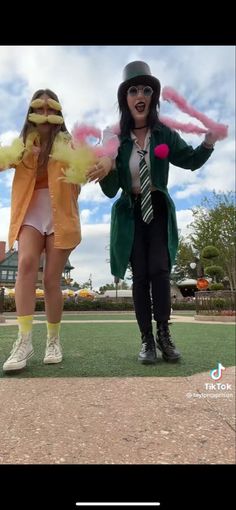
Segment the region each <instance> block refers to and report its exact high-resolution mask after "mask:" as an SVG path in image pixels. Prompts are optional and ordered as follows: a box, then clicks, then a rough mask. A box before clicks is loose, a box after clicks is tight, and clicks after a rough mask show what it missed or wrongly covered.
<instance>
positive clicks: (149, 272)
mask: <svg viewBox="0 0 236 510" xmlns="http://www.w3.org/2000/svg"><path fill="white" fill-rule="evenodd" d="M134 200H135V205H134V217H135V233H134V243H133V247H132V252H131V258H130V262H131V267H132V272H133V300H134V308H135V313H136V318H137V321H138V325H139V329H140V331H141V333H144V334H145V333H147V332H149V331H151V330H152V307H153V315H154V319H155V320H156V321H166V320H168V319H169V317H170V310H171V302H170V277H169V254H168V247H167V205H166V201H165V196H164V194H163V193H161V192H160V191H154V192H152V204H153V212H154V218H153V219H152V221H151V222H150V223H149V224H146V223H145V222H144V221H143V219H142V216H141V197H140V196H138V198H136V199H134ZM151 296H152V302H151Z"/></svg>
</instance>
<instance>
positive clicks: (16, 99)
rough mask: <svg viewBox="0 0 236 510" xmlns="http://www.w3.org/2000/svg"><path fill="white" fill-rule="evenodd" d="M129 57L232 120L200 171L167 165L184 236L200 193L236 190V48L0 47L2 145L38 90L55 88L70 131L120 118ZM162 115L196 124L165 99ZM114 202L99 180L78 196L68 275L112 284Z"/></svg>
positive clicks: (4, 212) (1, 212) (192, 138)
mask: <svg viewBox="0 0 236 510" xmlns="http://www.w3.org/2000/svg"><path fill="white" fill-rule="evenodd" d="M132 60H144V61H146V62H147V63H148V64H149V65H150V68H151V71H152V74H153V75H154V76H156V77H157V78H159V80H160V82H161V85H162V87H164V86H166V85H169V86H172V87H174V88H175V89H176V90H177V91H178V92H179V93H180V94H181V95H183V96H184V97H185V99H186V100H187V101H188V102H189V103H190V104H191V105H192V106H194V107H195V108H196V109H198V110H199V111H201V112H203V113H205V114H206V115H208V116H209V117H210V118H212V119H213V120H215V121H216V122H222V123H224V124H228V125H229V137H228V138H227V139H226V140H223V141H222V142H218V143H217V144H216V148H215V151H214V153H213V155H212V156H211V158H210V159H209V161H208V162H207V163H206V164H205V165H204V166H203V167H202V168H201V169H199V170H197V171H196V172H191V171H189V170H183V169H180V168H177V167H174V166H172V165H171V166H170V177H169V192H170V194H171V196H172V198H173V200H174V202H175V204H176V210H177V219H178V226H179V228H180V229H181V232H182V233H183V234H184V235H186V233H187V232H188V230H187V228H186V226H187V225H188V224H189V223H190V222H191V218H192V213H191V208H192V207H193V206H196V205H199V204H200V202H201V200H202V197H203V196H206V195H207V194H208V193H210V192H211V191H212V190H213V189H215V190H216V191H217V192H219V191H225V192H226V191H230V190H233V189H234V188H235V182H234V178H235V177H234V173H235V142H234V141H235V47H233V46H24V47H23V46H0V109H1V116H0V141H1V143H2V145H5V144H8V143H10V142H11V141H12V139H13V138H14V137H16V136H18V135H19V132H20V130H21V127H22V125H23V122H24V118H25V114H26V110H27V108H28V103H29V100H30V98H31V96H32V94H33V93H34V92H35V90H37V89H39V88H46V87H47V88H51V89H52V90H54V91H55V92H56V93H57V95H58V96H59V99H60V101H61V103H62V107H63V113H64V117H65V121H66V125H67V127H68V129H69V130H71V128H72V127H73V125H74V123H75V122H79V123H81V122H86V123H88V124H92V125H95V126H96V127H99V128H101V129H103V128H105V127H106V126H108V125H112V124H114V123H116V122H117V121H118V110H117V100H116V94H117V89H118V86H119V84H120V83H121V81H122V71H123V68H124V66H125V65H126V64H127V63H128V62H130V61H132ZM161 113H162V114H163V115H165V114H166V115H170V116H172V117H173V118H175V119H176V120H180V121H185V122H189V121H193V119H191V118H190V117H188V116H186V115H185V114H183V113H181V112H180V111H179V110H177V109H176V107H175V106H174V105H170V104H168V103H166V102H164V101H162V102H161ZM194 122H195V123H197V121H196V120H194ZM181 136H182V137H183V138H184V139H185V140H186V141H187V142H188V143H190V144H191V145H193V146H194V147H196V146H197V145H198V144H199V143H201V141H202V140H203V136H200V137H199V136H197V135H186V134H181ZM12 178H13V171H12V170H7V171H5V172H1V174H0V240H7V233H8V227H9V218H10V194H11V183H12ZM118 196H119V195H117V197H116V198H118ZM113 202H114V200H110V199H108V198H106V197H105V196H104V195H103V194H102V192H101V190H100V187H99V185H97V184H94V183H90V184H87V185H85V186H84V187H83V189H82V192H81V195H80V198H79V207H80V213H81V222H82V236H83V239H82V242H81V244H80V245H79V246H78V247H77V248H76V250H74V252H73V253H72V254H71V256H70V261H71V263H72V265H73V266H75V269H74V270H73V271H72V274H71V276H72V277H73V278H74V279H75V280H77V281H79V282H80V283H82V282H84V281H86V280H87V279H88V278H89V275H90V274H92V281H93V286H94V288H98V287H99V286H100V285H103V284H105V283H109V282H112V281H113V278H112V276H111V274H110V268H109V264H108V262H107V260H108V258H109V252H108V250H107V247H108V246H109V223H110V211H111V206H112V203H113Z"/></svg>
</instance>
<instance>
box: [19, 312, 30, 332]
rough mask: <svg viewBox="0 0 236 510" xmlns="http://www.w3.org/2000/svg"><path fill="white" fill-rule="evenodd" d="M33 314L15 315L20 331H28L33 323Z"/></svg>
mask: <svg viewBox="0 0 236 510" xmlns="http://www.w3.org/2000/svg"><path fill="white" fill-rule="evenodd" d="M33 317H34V316H33V315H21V316H20V317H17V320H18V326H19V331H20V333H30V331H31V330H32V325H33Z"/></svg>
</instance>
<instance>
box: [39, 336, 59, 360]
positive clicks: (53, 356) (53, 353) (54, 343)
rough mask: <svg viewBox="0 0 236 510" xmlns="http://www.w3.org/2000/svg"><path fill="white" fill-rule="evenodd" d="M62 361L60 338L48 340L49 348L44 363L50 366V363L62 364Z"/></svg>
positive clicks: (55, 337) (54, 337)
mask: <svg viewBox="0 0 236 510" xmlns="http://www.w3.org/2000/svg"><path fill="white" fill-rule="evenodd" d="M60 361H62V350H61V345H60V340H59V337H58V336H52V337H51V338H49V337H48V338H47V347H46V351H45V356H44V360H43V362H44V363H45V364H46V365H48V364H49V363H60Z"/></svg>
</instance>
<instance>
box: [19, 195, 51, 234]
mask: <svg viewBox="0 0 236 510" xmlns="http://www.w3.org/2000/svg"><path fill="white" fill-rule="evenodd" d="M23 225H30V226H31V227H34V228H36V229H37V230H38V231H39V232H40V233H41V234H42V235H43V236H44V235H47V236H49V235H50V234H53V232H54V228H53V223H52V207H51V200H50V195H49V189H48V188H42V189H36V190H35V191H34V193H33V196H32V198H31V201H30V203H29V207H28V209H27V212H26V215H25V217H24V219H23V221H22V226H23Z"/></svg>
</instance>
